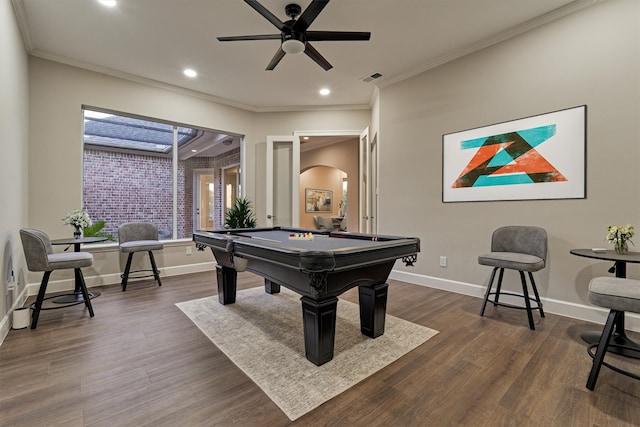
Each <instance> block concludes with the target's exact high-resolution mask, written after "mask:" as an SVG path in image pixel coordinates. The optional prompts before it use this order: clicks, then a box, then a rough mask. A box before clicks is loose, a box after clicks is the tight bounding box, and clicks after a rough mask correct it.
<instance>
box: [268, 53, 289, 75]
mask: <svg viewBox="0 0 640 427" xmlns="http://www.w3.org/2000/svg"><path fill="white" fill-rule="evenodd" d="M284 55H285V52H284V50H282V47H279V48H278V50H277V52H276V54H275V55H273V58H272V59H271V62H269V65H267V68H266V70H267V71H272V70H273V69H274V68H276V65H278V63H279V62H280V60H281V59H282V58H284Z"/></svg>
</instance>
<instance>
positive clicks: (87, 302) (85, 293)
mask: <svg viewBox="0 0 640 427" xmlns="http://www.w3.org/2000/svg"><path fill="white" fill-rule="evenodd" d="M75 270H76V273H77V274H78V278H79V279H80V290H81V291H82V298H84V305H85V307H87V310H89V316H91V317H93V306H92V305H91V297H90V296H89V291H87V284H86V283H85V282H84V276H83V275H82V270H80V269H79V268H76V269H75Z"/></svg>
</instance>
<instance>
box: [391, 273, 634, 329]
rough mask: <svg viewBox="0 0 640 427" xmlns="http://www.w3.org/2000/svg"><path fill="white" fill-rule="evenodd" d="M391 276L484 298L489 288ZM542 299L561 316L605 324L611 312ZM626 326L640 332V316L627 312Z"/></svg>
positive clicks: (547, 308) (546, 308) (548, 310)
mask: <svg viewBox="0 0 640 427" xmlns="http://www.w3.org/2000/svg"><path fill="white" fill-rule="evenodd" d="M389 278H390V279H394V280H400V281H402V282H407V283H412V284H414V285H420V286H426V287H428V288H434V289H441V290H443V291H448V292H455V293H457V294H462V295H469V296H472V297H476V298H484V293H485V291H486V289H487V286H486V285H476V284H472V283H464V282H456V281H453V280H446V279H441V278H439V277H431V276H424V275H421V274H415V273H408V272H406V271H399V270H393V271H392V272H391V274H390V275H389ZM540 299H541V300H542V304H543V305H544V311H545V313H552V314H557V315H559V316H564V317H570V318H572V319H578V320H585V321H587V322H593V323H597V324H600V325H604V323H605V321H606V320H607V315H608V314H609V310H606V309H604V308H600V307H596V306H593V305H585V304H576V303H572V302H567V301H560V300H556V299H551V298H544V297H541V298H540ZM478 307H480V305H478ZM625 327H626V329H627V330H630V331H636V332H640V316H638V315H637V314H635V313H627V314H625Z"/></svg>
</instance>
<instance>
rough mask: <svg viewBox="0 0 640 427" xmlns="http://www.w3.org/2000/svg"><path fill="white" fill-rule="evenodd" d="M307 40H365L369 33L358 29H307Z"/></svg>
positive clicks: (369, 35)
mask: <svg viewBox="0 0 640 427" xmlns="http://www.w3.org/2000/svg"><path fill="white" fill-rule="evenodd" d="M306 37H307V40H308V41H312V42H317V41H359V40H362V41H367V40H369V39H370V38H371V33H368V32H359V31H307V34H306Z"/></svg>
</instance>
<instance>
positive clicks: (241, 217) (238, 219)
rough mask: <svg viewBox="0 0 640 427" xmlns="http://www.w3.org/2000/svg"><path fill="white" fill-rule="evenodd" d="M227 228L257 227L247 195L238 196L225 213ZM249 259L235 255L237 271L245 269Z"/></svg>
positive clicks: (234, 260)
mask: <svg viewBox="0 0 640 427" xmlns="http://www.w3.org/2000/svg"><path fill="white" fill-rule="evenodd" d="M224 227H225V228H255V227H256V217H255V215H254V214H253V209H252V208H251V202H250V201H249V199H247V198H246V197H238V198H236V200H235V202H234V203H233V206H232V207H231V209H229V210H228V211H227V213H226V215H225V221H224ZM248 263H249V260H247V259H245V258H240V257H237V256H234V257H233V266H234V268H235V269H236V271H245V270H246V269H247V264H248Z"/></svg>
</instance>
